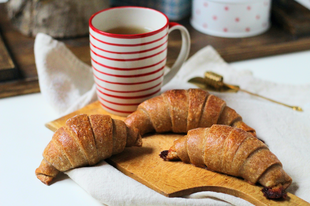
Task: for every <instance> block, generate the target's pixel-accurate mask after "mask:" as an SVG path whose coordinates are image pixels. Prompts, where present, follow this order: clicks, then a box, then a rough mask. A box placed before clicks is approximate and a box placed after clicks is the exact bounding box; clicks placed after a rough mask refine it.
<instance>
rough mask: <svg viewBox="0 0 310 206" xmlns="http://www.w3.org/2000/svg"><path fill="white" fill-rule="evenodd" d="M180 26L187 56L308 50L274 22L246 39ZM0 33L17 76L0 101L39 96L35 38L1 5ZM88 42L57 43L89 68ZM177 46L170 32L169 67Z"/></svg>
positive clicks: (242, 56)
mask: <svg viewBox="0 0 310 206" xmlns="http://www.w3.org/2000/svg"><path fill="white" fill-rule="evenodd" d="M288 19H290V18H288ZM179 23H181V24H182V25H184V26H185V27H187V29H188V30H189V32H190V35H191V41H192V43H191V51H190V56H192V55H193V54H195V53H196V52H197V51H198V50H200V49H201V48H203V47H205V46H207V45H211V46H213V47H214V48H215V49H216V50H217V52H218V53H219V54H220V55H221V56H222V58H223V59H224V60H225V61H226V62H235V61H240V60H247V59H253V58H260V57H266V56H272V55H278V54H285V53H290V52H296V51H303V50H309V49H310V35H308V36H307V35H303V36H299V37H297V36H296V35H293V34H292V32H289V31H288V30H287V29H283V27H282V26H279V25H277V24H275V23H274V22H273V23H272V26H271V28H270V29H269V30H268V31H267V32H265V33H264V34H261V35H258V36H255V37H249V38H219V37H213V36H209V35H206V34H203V33H200V32H198V31H196V30H195V29H194V28H193V27H192V26H191V25H190V23H189V17H188V18H185V19H183V20H181V21H179ZM309 25H310V24H308V26H309ZM0 32H1V34H2V38H3V41H4V44H5V45H6V47H7V50H8V53H9V55H10V56H11V58H12V61H13V64H10V65H14V68H13V70H12V71H14V72H15V74H16V75H15V76H14V79H10V80H6V81H3V80H1V81H0V98H4V97H11V96H16V95H22V94H29V93H36V92H40V88H39V84H38V76H37V71H36V66H35V59H34V50H33V49H34V48H33V47H34V38H33V37H27V36H24V35H22V34H21V33H19V32H18V31H17V30H16V29H15V28H14V27H13V26H12V25H11V23H10V22H9V20H8V18H7V15H6V10H5V4H0ZM88 40H89V39H88V36H84V37H77V38H71V39H59V41H62V42H64V43H65V44H66V45H67V47H68V48H69V49H70V50H71V51H72V52H73V53H74V54H75V55H76V56H77V57H78V58H79V59H80V60H81V61H83V62H85V63H87V64H89V65H90V52H89V41H88ZM180 43H181V39H180V35H179V34H178V33H177V32H172V33H171V35H170V36H169V45H168V46H169V48H168V63H167V64H168V65H171V64H172V63H173V62H174V60H175V58H176V57H177V55H178V52H179V47H180ZM1 51H2V50H1V49H0V55H3V52H2V53H1ZM0 59H1V58H0ZM5 59H7V58H5ZM3 61H5V60H3ZM0 65H1V64H0ZM292 69H293V68H292Z"/></svg>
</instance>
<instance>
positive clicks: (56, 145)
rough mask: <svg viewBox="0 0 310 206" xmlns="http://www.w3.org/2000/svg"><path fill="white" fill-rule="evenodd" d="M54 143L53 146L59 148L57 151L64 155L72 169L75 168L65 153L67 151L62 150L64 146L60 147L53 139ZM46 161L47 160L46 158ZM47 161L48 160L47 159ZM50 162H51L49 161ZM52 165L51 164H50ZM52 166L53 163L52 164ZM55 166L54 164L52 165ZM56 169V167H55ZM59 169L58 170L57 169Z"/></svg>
mask: <svg viewBox="0 0 310 206" xmlns="http://www.w3.org/2000/svg"><path fill="white" fill-rule="evenodd" d="M52 142H53V144H54V145H55V147H57V150H58V151H59V153H60V154H62V155H63V156H64V158H66V160H67V161H68V162H69V163H70V168H72V167H73V165H72V163H71V161H70V160H69V158H68V157H67V154H66V152H65V150H64V149H63V148H62V145H58V142H57V141H55V140H54V139H53V138H52ZM44 159H45V158H44ZM45 160H46V159H45ZM47 162H49V161H47ZM49 163H50V162H49ZM50 164H51V163H50ZM51 165H53V164H51ZM53 167H55V165H53ZM55 168H56V167H55ZM56 169H57V168H56Z"/></svg>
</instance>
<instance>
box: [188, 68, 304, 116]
mask: <svg viewBox="0 0 310 206" xmlns="http://www.w3.org/2000/svg"><path fill="white" fill-rule="evenodd" d="M223 80H224V78H223V76H221V75H219V74H216V73H214V72H210V71H209V72H205V75H204V78H202V77H194V78H192V79H190V80H188V82H189V83H192V84H195V85H196V86H198V87H199V88H202V89H207V90H212V91H217V92H238V91H242V92H245V93H248V94H251V95H253V96H256V97H260V98H263V99H265V100H268V101H271V102H273V103H276V104H280V105H283V106H286V107H289V108H291V109H293V110H295V111H300V112H302V111H303V110H302V108H301V107H299V106H291V105H287V104H284V103H282V102H278V101H275V100H273V99H270V98H267V97H264V96H261V95H258V94H255V93H252V92H250V91H247V90H244V89H241V88H240V87H239V86H236V85H230V84H226V83H224V82H223Z"/></svg>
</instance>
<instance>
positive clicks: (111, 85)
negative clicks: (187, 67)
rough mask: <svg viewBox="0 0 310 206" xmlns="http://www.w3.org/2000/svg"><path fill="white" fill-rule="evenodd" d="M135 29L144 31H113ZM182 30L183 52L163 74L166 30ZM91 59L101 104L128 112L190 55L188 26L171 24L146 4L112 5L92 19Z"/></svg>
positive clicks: (113, 110) (120, 112)
mask: <svg viewBox="0 0 310 206" xmlns="http://www.w3.org/2000/svg"><path fill="white" fill-rule="evenodd" d="M120 27H132V28H136V27H137V28H143V29H147V30H148V31H145V32H143V33H134V34H123V33H112V32H110V31H111V29H114V28H120ZM176 29H178V30H180V32H181V36H182V46H181V51H180V53H179V56H178V58H177V60H176V61H175V63H174V65H173V66H172V67H171V69H170V71H169V72H168V73H165V65H166V58H167V45H168V43H167V41H168V34H169V33H170V32H171V31H173V30H176ZM89 31H90V32H89V33H90V34H89V35H90V37H89V38H90V50H91V62H92V68H93V74H94V80H95V83H96V86H97V95H98V99H99V101H100V103H101V105H102V107H103V108H104V109H105V110H106V111H108V112H110V113H112V114H116V115H120V116H127V115H128V114H130V113H132V112H134V111H135V110H136V108H137V106H138V105H139V104H140V103H141V102H143V101H144V100H146V99H149V98H151V97H153V96H156V95H158V94H159V93H160V90H161V87H162V86H163V85H165V84H166V83H168V82H169V81H170V80H171V79H172V78H173V77H174V76H175V74H176V73H177V72H178V70H179V69H180V67H181V66H182V64H183V63H184V61H185V60H186V59H187V57H188V54H189V50H190V36H189V33H188V31H187V29H186V28H185V27H184V26H182V25H180V24H177V23H174V22H169V20H168V18H167V16H166V15H165V14H163V13H161V12H159V11H157V10H154V9H150V8H144V7H114V8H109V9H105V10H102V11H99V12H97V13H95V14H93V15H92V16H91V18H90V19H89Z"/></svg>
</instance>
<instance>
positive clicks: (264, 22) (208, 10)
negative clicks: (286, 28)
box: [191, 0, 271, 38]
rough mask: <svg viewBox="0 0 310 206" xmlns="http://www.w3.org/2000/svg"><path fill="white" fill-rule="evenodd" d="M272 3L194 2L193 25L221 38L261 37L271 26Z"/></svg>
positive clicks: (240, 0)
mask: <svg viewBox="0 0 310 206" xmlns="http://www.w3.org/2000/svg"><path fill="white" fill-rule="evenodd" d="M270 8H271V0H193V6H192V18H191V25H192V26H193V27H194V28H195V29H196V30H198V31H200V32H202V33H205V34H208V35H212V36H218V37H228V38H240V37H251V36H255V35H258V34H262V33H264V32H265V31H267V30H268V28H269V26H270Z"/></svg>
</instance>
